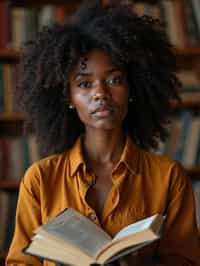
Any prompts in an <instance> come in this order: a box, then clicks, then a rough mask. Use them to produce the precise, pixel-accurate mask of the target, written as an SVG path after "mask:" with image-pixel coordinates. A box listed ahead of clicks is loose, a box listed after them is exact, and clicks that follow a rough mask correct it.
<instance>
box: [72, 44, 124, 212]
mask: <svg viewBox="0 0 200 266" xmlns="http://www.w3.org/2000/svg"><path fill="white" fill-rule="evenodd" d="M70 89H71V104H72V105H73V106H74V108H75V109H76V111H77V113H78V115H79V117H80V119H81V121H82V122H83V123H84V125H85V135H84V143H83V149H84V156H85V159H86V164H87V168H88V169H89V171H90V172H91V173H92V174H93V176H94V178H95V179H96V184H95V186H94V188H92V189H90V190H89V191H88V194H87V200H88V202H89V204H90V205H91V206H92V207H93V208H94V209H95V210H96V213H97V215H98V216H99V217H101V212H102V208H103V205H104V202H105V200H106V198H107V195H108V193H109V191H110V190H111V188H112V178H111V177H112V170H113V168H114V166H115V165H116V163H117V162H118V161H119V159H120V156H121V153H122V150H123V147H124V137H123V132H122V129H121V127H122V122H123V120H124V118H125V116H126V114H127V105H128V84H127V81H126V76H125V73H123V71H122V70H121V69H119V68H117V67H116V66H115V65H114V64H113V63H112V61H111V59H110V57H109V56H108V55H107V54H105V53H104V52H102V51H99V50H97V49H95V50H92V51H90V52H89V53H88V54H87V55H86V56H85V57H84V58H82V59H80V62H79V63H78V65H77V66H76V67H75V68H74V69H73V71H72V73H71V75H70ZM94 143H95V145H94Z"/></svg>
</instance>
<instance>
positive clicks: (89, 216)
mask: <svg viewBox="0 0 200 266" xmlns="http://www.w3.org/2000/svg"><path fill="white" fill-rule="evenodd" d="M88 218H89V219H90V220H91V221H94V220H96V218H97V217H96V215H95V214H94V213H91V214H89V215H88Z"/></svg>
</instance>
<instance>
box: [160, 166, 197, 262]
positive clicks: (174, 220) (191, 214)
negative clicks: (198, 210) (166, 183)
mask: <svg viewBox="0 0 200 266" xmlns="http://www.w3.org/2000/svg"><path fill="white" fill-rule="evenodd" d="M166 216H167V217H166V223H165V226H164V231H163V235H162V238H161V240H160V242H159V245H158V257H159V263H158V264H156V265H157V266H158V265H159V266H165V265H173V266H200V241H199V238H198V230H197V224H196V214H195V203H194V196H193V191H192V186H191V182H190V179H189V177H188V176H187V175H186V173H185V170H184V169H183V168H182V166H181V165H180V164H179V163H175V165H174V166H173V167H172V170H171V185H170V189H169V198H168V204H167V210H166Z"/></svg>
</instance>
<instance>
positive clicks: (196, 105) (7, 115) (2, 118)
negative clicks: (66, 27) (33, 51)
mask: <svg viewBox="0 0 200 266" xmlns="http://www.w3.org/2000/svg"><path fill="white" fill-rule="evenodd" d="M5 1H6V0H5ZM171 1H173V2H175V1H180V0H171ZM189 1H192V0H189ZM9 2H10V3H11V8H15V7H27V8H29V7H31V8H32V7H36V8H40V7H42V6H44V5H48V4H51V5H54V6H57V5H59V6H64V7H65V13H66V15H68V14H71V13H73V12H74V10H75V9H76V7H77V6H78V5H79V4H80V3H81V0H69V1H66V0H40V1H33V0H32V1H31V0H26V1H25V0H23V1H16V0H11V1H9ZM107 2H108V1H107ZM134 2H138V3H140V2H143V3H149V4H158V3H159V1H158V0H143V1H141V0H137V1H134ZM0 29H1V28H0ZM174 52H175V54H176V56H177V61H178V62H180V67H181V68H184V67H185V65H186V66H187V68H188V67H189V68H194V69H196V68H197V67H198V66H200V42H199V44H198V46H194V47H179V48H176V49H175V50H174ZM19 60H20V50H19V49H14V48H0V62H8V63H9V64H13V63H14V64H15V63H17V62H19ZM183 62H184V63H183ZM185 63H186V64H185ZM199 69H200V68H199ZM172 109H173V110H174V111H175V112H176V111H179V110H183V109H187V110H200V98H199V99H195V100H185V101H184V102H183V103H182V104H181V105H175V104H173V103H172ZM23 122H24V116H23V114H21V113H19V112H2V113H0V132H1V133H0V136H8V135H9V136H20V135H22V134H23ZM186 170H187V172H188V174H189V176H191V178H192V179H195V180H198V179H199V180H200V165H195V166H194V167H187V168H186ZM18 189H19V181H17V180H11V179H10V180H9V179H6V178H4V177H2V178H1V179H0V191H1V190H3V191H7V192H9V193H12V192H14V191H17V190H18ZM6 254H7V253H6V251H0V259H2V260H4V259H5V257H6Z"/></svg>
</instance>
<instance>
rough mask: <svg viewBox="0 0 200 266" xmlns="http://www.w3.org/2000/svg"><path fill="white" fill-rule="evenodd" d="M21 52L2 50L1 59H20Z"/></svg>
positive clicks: (0, 51) (0, 52)
mask: <svg viewBox="0 0 200 266" xmlns="http://www.w3.org/2000/svg"><path fill="white" fill-rule="evenodd" d="M19 57H20V52H19V51H16V50H14V49H0V58H2V59H4V58H5V59H19Z"/></svg>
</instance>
